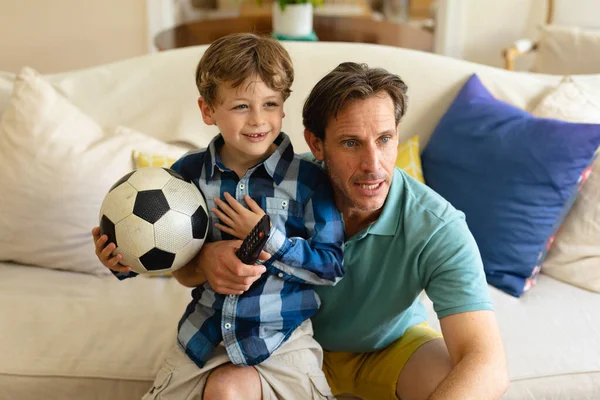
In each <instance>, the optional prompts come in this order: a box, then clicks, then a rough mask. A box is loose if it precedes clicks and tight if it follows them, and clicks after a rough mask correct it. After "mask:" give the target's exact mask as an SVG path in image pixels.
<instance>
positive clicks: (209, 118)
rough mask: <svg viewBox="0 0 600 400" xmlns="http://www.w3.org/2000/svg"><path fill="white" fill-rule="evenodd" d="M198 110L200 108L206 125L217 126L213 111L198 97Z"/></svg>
mask: <svg viewBox="0 0 600 400" xmlns="http://www.w3.org/2000/svg"><path fill="white" fill-rule="evenodd" d="M198 108H200V112H201V113H202V119H203V120H204V123H205V124H206V125H215V119H214V117H213V110H212V108H211V107H210V106H209V105H208V103H207V102H206V101H205V100H204V99H203V98H202V97H198Z"/></svg>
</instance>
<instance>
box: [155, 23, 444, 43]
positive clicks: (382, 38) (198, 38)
mask: <svg viewBox="0 0 600 400" xmlns="http://www.w3.org/2000/svg"><path fill="white" fill-rule="evenodd" d="M313 29H314V31H315V33H316V34H317V36H318V37H319V40H320V41H324V42H360V43H375V44H383V45H388V46H395V47H405V48H409V49H415V50H422V51H433V34H432V33H431V32H428V31H426V30H423V29H419V28H416V27H413V26H411V25H407V24H399V23H396V22H391V21H376V20H373V19H370V18H364V17H337V16H323V15H315V16H314V18H313ZM271 30H272V29H271V16H268V15H265V16H246V17H238V18H224V19H207V20H200V21H194V22H189V23H186V24H183V25H179V26H177V27H175V28H172V29H168V30H165V31H162V32H160V33H159V34H158V35H156V38H155V39H154V43H155V45H156V47H157V48H158V49H159V50H161V51H162V50H169V49H175V48H179V47H187V46H195V45H200V44H209V43H211V42H213V41H214V40H216V39H218V38H220V37H223V36H225V35H228V34H230V33H240V32H253V33H257V34H266V35H269V34H271Z"/></svg>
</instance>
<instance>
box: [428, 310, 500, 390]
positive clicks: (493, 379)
mask: <svg viewBox="0 0 600 400" xmlns="http://www.w3.org/2000/svg"><path fill="white" fill-rule="evenodd" d="M440 324H441V327H442V333H443V335H444V340H445V342H446V346H447V347H448V352H449V353H450V358H451V359H452V364H453V365H454V367H453V368H452V370H451V371H450V373H449V374H448V376H447V377H446V379H444V380H443V381H442V382H441V383H440V384H439V386H438V387H437V389H436V390H435V391H434V392H433V394H432V395H431V397H430V399H431V400H437V399H444V400H449V399H461V400H465V399H476V400H485V399H499V398H500V397H501V396H502V395H503V394H504V392H505V391H506V389H507V388H508V384H509V380H508V372H507V368H506V356H505V354H504V346H503V345H502V338H501V336H500V331H499V329H498V324H497V322H496V317H495V315H494V312H493V311H487V310H486V311H471V312H465V313H461V314H454V315H450V316H447V317H444V318H442V319H441V320H440Z"/></svg>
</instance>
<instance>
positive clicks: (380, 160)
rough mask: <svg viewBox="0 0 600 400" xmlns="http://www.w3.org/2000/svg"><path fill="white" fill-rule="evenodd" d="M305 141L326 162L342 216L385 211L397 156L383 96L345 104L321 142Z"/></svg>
mask: <svg viewBox="0 0 600 400" xmlns="http://www.w3.org/2000/svg"><path fill="white" fill-rule="evenodd" d="M306 135H307V136H306ZM306 135H305V136H306V138H307V140H309V145H310V147H311V150H312V151H313V154H314V155H315V157H316V158H317V159H319V160H324V161H325V166H326V168H327V173H328V175H329V178H330V179H331V182H332V184H333V188H334V191H335V197H336V203H337V206H338V208H339V209H340V211H342V213H344V214H350V213H361V214H364V213H367V214H370V213H373V212H375V211H378V210H380V209H381V208H382V207H383V204H384V203H385V200H386V198H387V195H388V192H389V189H390V185H391V183H392V177H393V172H394V164H395V162H396V156H397V154H398V135H397V125H396V121H395V118H394V103H393V101H392V99H391V98H390V97H389V96H388V95H387V93H385V92H383V93H377V94H376V95H374V96H371V97H369V98H367V99H366V100H353V101H351V102H349V103H347V104H346V105H345V106H344V107H343V108H342V110H341V111H340V112H339V113H338V115H337V118H331V119H330V120H329V121H327V128H326V130H325V140H324V141H321V140H320V139H317V138H316V137H315V136H314V135H312V133H310V132H308V133H307V134H306ZM310 137H312V138H313V140H312V143H310V142H311V140H310V139H309V138H310Z"/></svg>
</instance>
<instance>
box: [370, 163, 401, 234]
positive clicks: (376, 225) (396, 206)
mask: <svg viewBox="0 0 600 400" xmlns="http://www.w3.org/2000/svg"><path fill="white" fill-rule="evenodd" d="M403 188H404V179H403V177H402V173H401V172H400V171H398V170H397V169H396V168H394V176H393V178H392V184H391V186H390V191H389V192H388V196H387V199H385V203H384V205H383V210H382V211H381V214H380V215H379V218H377V220H376V221H375V222H373V223H372V224H371V225H370V226H369V227H368V228H367V231H366V234H371V235H382V236H393V235H395V234H396V232H397V231H398V225H399V224H400V220H401V219H402V203H403V201H404V198H403V197H404V196H403V190H402V189H403Z"/></svg>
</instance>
